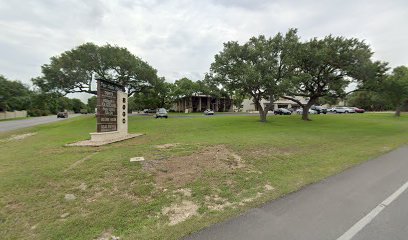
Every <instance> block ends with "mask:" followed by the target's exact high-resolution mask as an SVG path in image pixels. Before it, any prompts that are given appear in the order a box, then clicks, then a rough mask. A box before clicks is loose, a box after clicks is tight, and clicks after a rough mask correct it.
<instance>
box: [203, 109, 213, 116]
mask: <svg viewBox="0 0 408 240" xmlns="http://www.w3.org/2000/svg"><path fill="white" fill-rule="evenodd" d="M204 115H214V111H213V110H211V109H207V110H205V111H204Z"/></svg>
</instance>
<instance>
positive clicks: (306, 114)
mask: <svg viewBox="0 0 408 240" xmlns="http://www.w3.org/2000/svg"><path fill="white" fill-rule="evenodd" d="M312 105H313V102H312V101H309V102H308V103H307V104H306V105H303V107H302V120H304V121H312V120H311V119H310V118H309V109H310V107H312Z"/></svg>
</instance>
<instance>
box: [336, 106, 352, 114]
mask: <svg viewBox="0 0 408 240" xmlns="http://www.w3.org/2000/svg"><path fill="white" fill-rule="evenodd" d="M334 112H335V113H355V112H356V111H355V110H354V109H352V108H349V107H336V108H335V109H334Z"/></svg>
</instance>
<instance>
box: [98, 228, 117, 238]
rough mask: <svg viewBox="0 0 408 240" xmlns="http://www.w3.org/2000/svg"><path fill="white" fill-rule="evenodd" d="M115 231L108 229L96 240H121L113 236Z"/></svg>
mask: <svg viewBox="0 0 408 240" xmlns="http://www.w3.org/2000/svg"><path fill="white" fill-rule="evenodd" d="M112 232H113V230H112V229H108V230H106V231H105V232H103V233H102V234H101V235H100V236H99V237H97V238H96V240H119V239H120V237H116V236H113V235H112Z"/></svg>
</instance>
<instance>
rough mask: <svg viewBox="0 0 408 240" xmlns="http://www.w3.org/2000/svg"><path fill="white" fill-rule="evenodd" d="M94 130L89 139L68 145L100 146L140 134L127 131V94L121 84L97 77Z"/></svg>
mask: <svg viewBox="0 0 408 240" xmlns="http://www.w3.org/2000/svg"><path fill="white" fill-rule="evenodd" d="M97 84H98V85H97V104H96V132H95V133H91V139H90V140H86V141H80V142H76V143H72V144H68V146H101V145H105V144H109V143H113V142H118V141H123V140H126V139H130V138H134V137H137V136H141V135H142V134H129V133H128V121H127V115H128V101H127V99H128V95H127V93H126V92H125V89H124V87H123V86H121V85H118V84H116V83H113V82H110V81H106V80H102V79H98V81H97Z"/></svg>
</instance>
